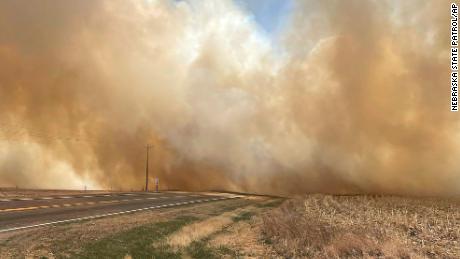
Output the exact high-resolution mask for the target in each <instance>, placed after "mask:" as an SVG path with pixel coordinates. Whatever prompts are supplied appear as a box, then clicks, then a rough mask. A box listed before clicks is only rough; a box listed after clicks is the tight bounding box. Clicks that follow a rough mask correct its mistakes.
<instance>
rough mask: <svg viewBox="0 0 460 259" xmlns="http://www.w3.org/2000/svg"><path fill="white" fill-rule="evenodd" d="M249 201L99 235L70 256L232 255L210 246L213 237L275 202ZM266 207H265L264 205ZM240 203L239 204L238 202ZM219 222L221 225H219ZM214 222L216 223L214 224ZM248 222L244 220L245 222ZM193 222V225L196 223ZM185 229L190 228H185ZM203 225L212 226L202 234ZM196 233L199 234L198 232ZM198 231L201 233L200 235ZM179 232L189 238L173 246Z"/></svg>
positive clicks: (221, 248) (162, 256) (181, 256)
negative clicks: (201, 213) (173, 237)
mask: <svg viewBox="0 0 460 259" xmlns="http://www.w3.org/2000/svg"><path fill="white" fill-rule="evenodd" d="M273 202H274V200H268V201H266V202H263V203H261V202H256V203H254V202H253V201H248V202H247V203H244V204H245V206H243V208H241V206H232V205H230V206H228V205H227V206H225V205H224V206H220V207H218V208H216V210H214V211H209V212H207V213H206V215H200V216H192V215H185V216H179V217H175V218H172V219H169V220H166V221H161V222H155V223H150V224H144V225H141V226H138V227H135V228H132V229H129V230H126V231H121V232H117V233H115V234H113V235H110V236H107V237H104V238H101V239H99V240H97V241H94V242H91V243H88V244H86V245H84V246H83V247H81V249H80V251H79V252H77V253H74V254H72V255H71V256H70V257H71V258H183V257H187V258H221V257H222V256H230V257H235V256H237V255H238V251H235V250H234V248H230V247H227V246H225V245H218V246H213V245H212V240H213V239H215V238H216V237H218V236H220V235H223V234H228V233H231V229H232V228H233V227H234V226H235V225H238V224H243V222H248V221H250V220H251V219H252V218H253V217H254V216H256V215H258V214H259V213H260V212H262V211H265V210H267V209H269V208H272V206H273V205H274V204H275V203H273ZM267 204H268V206H264V205H267ZM240 205H241V204H240ZM219 222H221V224H219ZM216 223H217V224H216ZM245 224H247V223H245ZM195 225H196V226H195ZM188 228H192V229H193V231H192V232H190V231H186V232H185V234H184V233H181V231H182V232H184V230H187V229H188ZM203 228H211V229H210V230H208V232H205V233H204V234H203ZM197 232H199V233H198V235H197ZM200 233H201V234H200ZM174 235H176V236H177V235H180V236H181V237H180V238H186V239H188V240H190V241H189V243H187V244H186V245H174V244H172V243H171V236H174Z"/></svg>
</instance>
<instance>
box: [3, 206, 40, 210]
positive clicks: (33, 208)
mask: <svg viewBox="0 0 460 259" xmlns="http://www.w3.org/2000/svg"><path fill="white" fill-rule="evenodd" d="M38 208H39V207H25V208H14V209H3V210H0V211H22V210H36V209H38Z"/></svg>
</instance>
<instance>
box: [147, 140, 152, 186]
mask: <svg viewBox="0 0 460 259" xmlns="http://www.w3.org/2000/svg"><path fill="white" fill-rule="evenodd" d="M151 148H153V145H147V146H146V149H147V161H146V164H145V191H146V192H148V191H149V150H150V149H151Z"/></svg>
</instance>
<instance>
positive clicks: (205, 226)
mask: <svg viewBox="0 0 460 259" xmlns="http://www.w3.org/2000/svg"><path fill="white" fill-rule="evenodd" d="M234 215H235V212H226V213H223V214H222V215H219V216H216V217H211V218H209V219H206V220H203V221H200V222H197V223H193V224H190V225H187V226H185V227H183V228H182V229H181V230H180V231H178V232H176V233H174V234H173V235H171V236H170V237H169V238H168V244H169V245H170V246H171V247H175V248H183V247H187V246H189V245H190V244H191V243H192V242H193V241H198V240H201V239H203V238H205V237H207V236H209V235H211V234H213V233H215V232H217V231H219V230H221V229H223V228H224V227H226V226H228V225H230V224H232V222H233V221H232V217H233V216H234Z"/></svg>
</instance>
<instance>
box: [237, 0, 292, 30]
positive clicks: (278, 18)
mask: <svg viewBox="0 0 460 259" xmlns="http://www.w3.org/2000/svg"><path fill="white" fill-rule="evenodd" d="M234 1H236V3H237V4H238V5H240V6H241V7H243V8H244V9H245V10H247V11H249V12H250V13H251V14H252V15H253V18H254V20H255V21H256V23H257V24H258V25H259V26H260V28H261V29H262V31H263V32H265V33H267V34H268V35H276V34H277V33H278V32H279V30H280V27H282V25H283V23H284V22H285V21H286V19H288V18H289V14H290V12H291V8H292V5H293V1H292V0H265V1H259V0H234Z"/></svg>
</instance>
